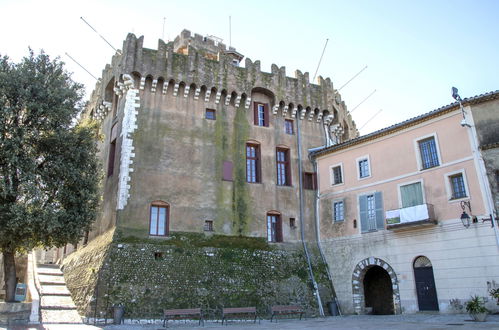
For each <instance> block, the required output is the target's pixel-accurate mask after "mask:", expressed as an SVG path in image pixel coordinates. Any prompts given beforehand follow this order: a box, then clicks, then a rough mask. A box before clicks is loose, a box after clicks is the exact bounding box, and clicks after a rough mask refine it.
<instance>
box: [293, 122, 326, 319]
mask: <svg viewBox="0 0 499 330" xmlns="http://www.w3.org/2000/svg"><path fill="white" fill-rule="evenodd" d="M296 139H297V144H298V179H299V180H298V181H299V187H300V190H299V191H300V234H301V242H302V244H303V250H304V251H305V257H306V259H307V265H308V273H309V276H310V281H311V282H312V286H313V290H314V295H315V296H316V297H317V305H319V314H320V316H324V308H322V301H321V296H320V294H319V288H318V286H317V282H316V281H315V278H314V273H313V271H312V263H311V262H310V255H309V253H308V249H307V244H306V243H305V233H304V226H303V204H304V202H303V168H302V163H301V161H302V157H301V134H300V120H299V119H298V118H297V120H296Z"/></svg>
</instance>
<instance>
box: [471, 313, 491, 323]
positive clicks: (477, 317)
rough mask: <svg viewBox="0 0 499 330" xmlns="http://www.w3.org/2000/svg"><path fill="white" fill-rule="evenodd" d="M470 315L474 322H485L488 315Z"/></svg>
mask: <svg viewBox="0 0 499 330" xmlns="http://www.w3.org/2000/svg"><path fill="white" fill-rule="evenodd" d="M470 315H471V317H472V318H473V320H475V321H477V322H485V320H486V319H487V315H488V314H487V313H472V314H470Z"/></svg>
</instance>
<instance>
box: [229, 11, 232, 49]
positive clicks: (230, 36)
mask: <svg viewBox="0 0 499 330" xmlns="http://www.w3.org/2000/svg"><path fill="white" fill-rule="evenodd" d="M231 46H232V21H231V17H230V16H229V49H230V47H231Z"/></svg>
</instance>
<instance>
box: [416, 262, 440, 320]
mask: <svg viewBox="0 0 499 330" xmlns="http://www.w3.org/2000/svg"><path fill="white" fill-rule="evenodd" d="M414 281H415V282H416V293H417V296H418V305H419V310H420V311H438V299H437V290H436V288H435V278H434V276H433V266H432V265H431V261H430V259H428V258H427V257H425V256H420V257H417V258H416V259H415V260H414Z"/></svg>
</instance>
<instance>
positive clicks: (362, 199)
mask: <svg viewBox="0 0 499 330" xmlns="http://www.w3.org/2000/svg"><path fill="white" fill-rule="evenodd" d="M359 211H360V212H359V213H360V231H361V232H362V233H366V232H368V231H369V229H368V228H369V226H368V224H367V196H366V195H363V196H359Z"/></svg>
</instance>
